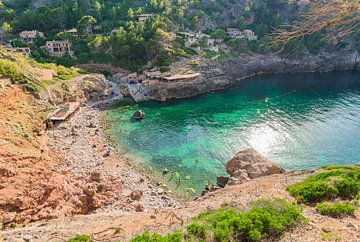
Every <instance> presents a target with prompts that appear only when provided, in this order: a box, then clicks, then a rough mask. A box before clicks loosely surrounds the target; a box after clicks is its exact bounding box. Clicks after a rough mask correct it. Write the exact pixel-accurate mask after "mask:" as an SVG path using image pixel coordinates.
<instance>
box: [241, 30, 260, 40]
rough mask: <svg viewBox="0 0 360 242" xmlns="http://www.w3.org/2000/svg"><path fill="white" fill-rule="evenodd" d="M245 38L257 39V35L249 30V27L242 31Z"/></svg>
mask: <svg viewBox="0 0 360 242" xmlns="http://www.w3.org/2000/svg"><path fill="white" fill-rule="evenodd" d="M243 33H244V35H245V38H247V39H248V40H250V41H252V40H257V36H256V35H255V33H254V32H253V31H252V30H250V29H245V30H244V31H243Z"/></svg>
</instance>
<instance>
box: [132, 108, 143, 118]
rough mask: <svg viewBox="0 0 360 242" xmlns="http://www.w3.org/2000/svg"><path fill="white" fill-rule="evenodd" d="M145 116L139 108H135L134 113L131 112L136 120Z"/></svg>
mask: <svg viewBox="0 0 360 242" xmlns="http://www.w3.org/2000/svg"><path fill="white" fill-rule="evenodd" d="M144 117H145V113H144V112H143V111H141V110H137V111H136V112H135V113H134V114H133V118H134V119H136V120H140V119H143V118H144Z"/></svg>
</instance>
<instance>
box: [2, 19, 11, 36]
mask: <svg viewBox="0 0 360 242" xmlns="http://www.w3.org/2000/svg"><path fill="white" fill-rule="evenodd" d="M1 29H2V30H3V32H4V39H5V38H6V34H7V33H9V32H10V31H11V30H12V27H11V25H10V24H9V23H7V22H4V23H3V24H2V26H1Z"/></svg>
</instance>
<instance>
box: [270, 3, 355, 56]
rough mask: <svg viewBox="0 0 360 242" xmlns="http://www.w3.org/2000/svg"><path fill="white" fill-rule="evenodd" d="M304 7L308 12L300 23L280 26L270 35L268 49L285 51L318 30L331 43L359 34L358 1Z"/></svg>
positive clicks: (310, 4) (311, 4)
mask: <svg viewBox="0 0 360 242" xmlns="http://www.w3.org/2000/svg"><path fill="white" fill-rule="evenodd" d="M290 1H292V0H290ZM294 1H297V0H294ZM299 4H300V3H299ZM305 7H307V8H308V9H309V10H308V11H307V12H306V13H305V14H304V16H303V19H302V20H301V21H297V22H294V23H290V24H288V25H283V26H281V27H279V28H276V29H275V30H274V31H273V32H272V33H271V34H270V43H269V46H270V47H281V48H282V49H284V48H285V47H286V46H287V45H288V44H289V43H291V42H293V41H294V40H303V39H304V38H305V37H306V36H310V35H312V34H314V33H318V32H320V31H325V35H324V39H332V40H334V39H338V40H344V39H346V38H348V37H349V36H351V35H353V34H355V33H359V32H360V1H356V0H337V1H323V0H314V1H312V2H310V3H309V4H308V5H307V6H305Z"/></svg>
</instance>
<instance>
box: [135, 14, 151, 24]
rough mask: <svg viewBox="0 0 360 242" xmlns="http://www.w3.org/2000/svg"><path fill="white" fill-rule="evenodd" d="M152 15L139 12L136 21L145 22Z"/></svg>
mask: <svg viewBox="0 0 360 242" xmlns="http://www.w3.org/2000/svg"><path fill="white" fill-rule="evenodd" d="M152 16H154V15H153V14H152V13H143V14H140V15H139V16H138V17H137V19H138V23H143V24H145V23H146V22H147V21H148V20H149V18H151V17H152Z"/></svg>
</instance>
